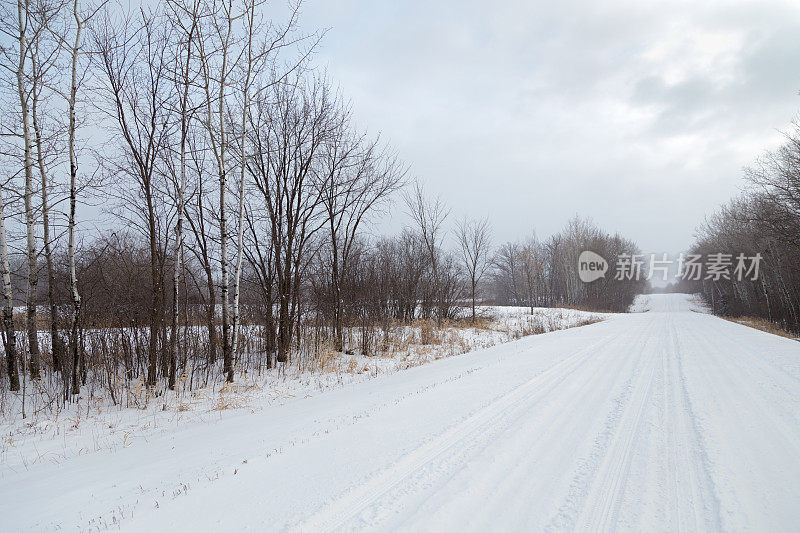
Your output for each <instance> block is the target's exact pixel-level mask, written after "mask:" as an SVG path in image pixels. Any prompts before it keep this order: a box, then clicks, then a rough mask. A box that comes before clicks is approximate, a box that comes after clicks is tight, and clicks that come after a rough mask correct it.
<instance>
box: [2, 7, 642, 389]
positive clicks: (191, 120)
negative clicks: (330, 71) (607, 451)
mask: <svg viewBox="0 0 800 533" xmlns="http://www.w3.org/2000/svg"><path fill="white" fill-rule="evenodd" d="M299 7H300V6H299V4H296V5H292V6H291V9H289V11H288V13H287V14H286V18H285V20H283V22H277V21H274V20H272V19H270V18H269V17H268V16H267V12H268V10H267V5H266V4H265V2H263V1H262V0H167V1H166V2H164V3H161V4H160V5H158V6H153V7H141V8H139V9H138V10H131V11H125V10H124V9H122V8H121V7H119V6H115V5H112V4H110V3H108V2H107V1H99V2H95V3H89V2H84V1H81V0H68V1H67V0H18V1H16V2H13V3H12V2H8V1H6V2H3V5H2V20H0V31H1V32H2V50H0V51H1V52H2V54H0V61H1V62H2V72H3V77H2V83H3V86H2V87H3V89H2V98H3V109H4V112H3V114H2V117H0V120H2V131H3V135H2V141H1V142H2V153H0V157H2V158H3V166H4V168H7V169H10V170H9V172H7V174H6V176H5V181H4V182H3V183H2V187H0V271H2V277H3V301H4V307H3V328H2V333H3V346H4V359H5V361H4V363H5V364H4V365H3V372H4V374H5V379H4V382H7V383H9V387H10V389H11V390H18V389H19V388H20V373H21V372H24V373H26V375H27V376H28V377H29V378H30V379H31V380H42V379H45V378H47V379H50V380H55V381H54V382H58V383H60V390H61V392H60V394H59V397H60V398H61V400H62V401H66V400H68V399H69V398H70V397H71V396H72V395H74V394H77V393H78V392H79V391H80V388H81V386H82V385H83V384H85V383H86V381H87V380H89V379H94V380H95V381H97V382H99V383H101V384H103V386H105V387H106V388H107V389H108V390H109V391H111V394H112V397H113V395H114V391H119V390H120V389H123V390H124V389H126V388H130V387H133V386H134V383H142V384H143V386H145V387H146V388H147V389H148V390H156V389H160V388H164V387H165V388H169V389H173V388H175V387H176V386H177V385H178V384H179V383H180V382H186V381H188V384H189V386H190V387H191V386H194V385H196V384H203V383H207V382H208V380H213V379H217V378H219V377H222V379H224V380H225V381H227V382H232V381H234V379H235V375H236V373H237V372H248V371H260V370H261V369H263V368H274V367H279V368H285V365H286V364H287V363H290V362H293V363H296V364H298V365H303V364H306V363H307V362H308V361H311V360H313V359H314V358H315V357H318V356H319V353H320V352H321V350H324V349H325V350H333V351H335V352H343V351H348V352H351V353H352V352H355V351H358V352H359V353H363V354H375V353H379V352H380V351H381V350H382V346H383V345H384V344H385V342H386V339H387V332H388V331H389V329H390V328H391V327H393V326H394V325H396V324H399V323H405V324H408V323H411V322H413V321H415V320H427V321H432V322H433V323H435V324H436V325H437V326H442V325H443V324H444V323H445V322H447V321H451V320H456V319H464V320H469V321H471V322H472V323H474V322H475V321H476V319H477V318H478V315H479V314H480V309H479V306H480V305H481V304H483V303H486V302H495V303H500V304H513V305H524V306H528V307H531V308H533V307H536V306H555V305H569V306H586V307H591V308H595V309H604V310H625V309H626V308H627V306H628V305H629V304H630V303H631V301H632V300H633V297H634V295H635V294H636V293H637V292H640V290H641V287H639V286H638V285H636V284H632V283H624V282H619V281H616V280H614V279H613V278H611V277H609V278H604V279H601V280H598V281H597V282H595V283H592V284H583V283H581V282H580V281H579V280H578V279H577V275H576V272H575V267H576V263H577V256H578V254H579V253H580V252H581V251H582V250H584V249H591V250H594V251H596V252H598V253H600V254H601V255H603V256H604V257H606V258H607V259H609V261H611V262H612V264H613V261H614V258H615V257H616V256H617V255H618V254H621V253H635V252H636V247H635V245H634V244H633V243H632V242H630V241H628V240H625V239H623V238H621V237H619V236H611V235H608V234H606V233H604V232H603V231H601V230H600V229H598V228H596V227H595V226H594V225H592V224H591V223H589V222H587V221H583V220H580V219H575V220H573V221H571V222H570V224H569V225H568V226H567V227H566V228H565V229H564V230H563V231H562V232H560V233H558V234H557V235H555V236H553V237H551V238H549V239H548V240H546V241H543V242H540V241H538V240H536V239H534V238H531V239H528V240H525V241H523V242H519V243H508V244H505V245H503V246H501V247H499V248H497V249H495V247H494V246H493V243H492V231H491V226H490V223H489V221H488V219H470V218H465V219H463V220H460V221H458V222H457V223H455V224H451V217H450V211H449V209H448V208H447V206H446V205H445V203H444V202H443V201H442V200H441V199H440V198H435V197H433V196H431V195H429V194H427V193H426V192H425V190H424V189H423V187H422V186H421V185H420V184H419V182H416V183H411V180H410V179H409V176H408V171H407V167H406V166H405V164H404V163H402V162H401V161H400V160H399V158H398V157H397V156H396V154H395V153H394V151H393V150H392V148H391V147H390V146H388V145H387V144H386V143H385V142H383V141H382V140H381V139H380V137H379V136H375V135H370V134H368V133H366V132H364V131H362V130H361V129H359V128H358V127H357V126H356V125H355V121H354V119H353V116H352V111H351V108H350V104H349V103H348V102H347V101H346V100H345V99H344V98H343V97H342V95H341V94H340V92H339V91H338V90H337V89H336V88H334V87H333V86H332V85H331V83H330V82H329V81H328V80H327V79H326V77H325V76H324V75H322V74H320V73H319V72H318V71H317V70H315V69H314V68H312V66H311V62H310V58H311V56H312V54H313V50H314V48H315V46H316V45H317V43H318V42H319V39H320V34H318V33H312V34H303V33H301V32H300V30H299V25H298V16H299ZM398 199H400V200H402V201H401V202H400V203H401V207H400V209H402V210H403V211H405V213H406V214H407V215H408V219H409V222H408V223H407V224H406V225H405V227H404V228H403V229H402V230H401V231H400V232H399V233H398V234H397V235H393V236H376V235H372V234H371V233H370V231H368V229H369V228H371V227H372V226H371V225H370V223H371V222H372V221H374V220H375V219H376V218H377V217H378V216H379V215H382V214H385V213H386V212H388V210H389V209H390V207H391V206H392V204H393V203H396V202H395V201H396V200H398ZM92 203H94V204H101V205H103V206H105V210H106V211H107V212H108V213H109V214H110V215H111V219H112V220H113V223H112V224H110V226H109V227H100V228H88V227H85V226H79V225H78V222H79V220H80V212H79V211H80V209H79V208H82V207H83V206H86V205H89V204H92ZM15 302H18V303H20V304H24V309H25V311H24V313H22V314H20V313H18V312H17V313H15V305H14V304H15ZM20 332H22V334H20ZM120 383H121V384H122V385H120Z"/></svg>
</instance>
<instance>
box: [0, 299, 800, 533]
mask: <svg viewBox="0 0 800 533" xmlns="http://www.w3.org/2000/svg"><path fill="white" fill-rule="evenodd" d="M690 307H691V305H690V303H689V300H688V298H687V297H686V296H685V295H658V296H653V297H651V300H650V304H649V308H650V311H649V312H646V313H632V314H627V315H619V316H614V317H612V318H609V319H608V320H605V321H603V322H601V323H597V324H593V325H590V326H585V327H581V328H576V329H571V330H565V331H558V332H554V333H549V334H546V335H539V336H534V337H527V338H524V339H522V340H519V341H516V342H513V343H508V344H504V345H500V346H495V347H493V348H490V349H487V350H482V351H479V352H475V353H472V354H469V355H465V356H460V357H452V358H449V359H443V360H440V361H437V362H435V363H432V364H430V365H426V366H422V367H418V368H414V369H410V370H408V371H404V372H400V373H397V374H393V375H388V376H382V377H378V378H376V379H373V380H370V381H368V382H364V383H359V384H355V385H352V386H347V387H344V388H341V389H338V390H334V391H330V392H326V393H322V394H319V395H316V396H314V397H311V398H305V399H297V400H294V401H291V402H289V403H287V404H286V405H283V406H280V407H274V408H270V409H266V410H264V411H263V412H258V413H255V414H250V413H249V412H246V413H238V414H232V415H226V416H224V417H223V419H222V420H220V421H219V422H217V423H212V424H202V425H201V424H198V425H193V426H189V427H185V428H179V429H176V430H175V431H173V432H169V433H167V434H164V435H157V436H154V437H152V438H151V439H150V440H149V441H148V442H137V443H136V444H135V445H133V446H130V447H128V448H125V449H121V450H116V451H114V452H111V451H109V452H93V453H89V454H86V455H81V456H78V457H74V458H72V459H69V460H67V461H64V462H62V463H61V464H58V465H53V464H49V463H46V462H42V463H37V464H33V465H30V466H29V468H28V469H26V470H21V471H17V472H11V473H9V472H4V473H3V475H2V476H0V530H2V531H13V530H16V529H43V528H45V529H48V528H58V527H60V528H61V529H64V530H73V529H75V528H76V526H77V528H78V529H87V528H89V527H95V528H96V527H111V528H116V527H117V526H118V525H121V527H122V529H123V530H130V531H155V530H159V531H161V530H170V531H175V530H181V531H182V530H192V531H206V530H225V531H235V530H238V529H242V528H245V527H248V526H249V527H250V528H251V529H254V530H265V529H268V530H276V529H277V530H283V529H296V530H303V531H319V530H338V529H346V530H349V529H370V530H376V529H377V530H394V529H402V530H423V531H442V530H455V531H462V530H486V529H492V530H501V531H507V530H525V531H539V530H556V531H558V530H574V529H582V530H583V529H586V528H588V529H590V530H593V531H594V530H615V529H620V530H659V531H663V530H670V531H677V530H688V531H697V530H704V531H708V530H745V529H750V530H760V531H788V530H796V529H797V528H798V524H800V343H798V342H796V341H793V340H790V339H785V338H781V337H777V336H774V335H770V334H767V333H763V332H760V331H757V330H755V329H751V328H748V327H745V326H742V325H738V324H734V323H731V322H728V321H725V320H722V319H719V318H715V317H713V316H710V315H706V314H702V313H698V312H693V311H691V310H690ZM0 468H2V466H0Z"/></svg>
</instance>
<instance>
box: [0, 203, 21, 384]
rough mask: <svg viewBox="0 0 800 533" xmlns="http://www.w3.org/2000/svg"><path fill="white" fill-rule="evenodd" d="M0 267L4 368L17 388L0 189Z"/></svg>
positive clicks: (5, 240)
mask: <svg viewBox="0 0 800 533" xmlns="http://www.w3.org/2000/svg"><path fill="white" fill-rule="evenodd" d="M0 268H1V269H2V274H3V301H4V306H3V333H4V335H3V341H4V342H3V347H4V348H5V352H6V369H7V372H8V382H9V388H10V389H11V390H12V391H18V390H19V370H18V367H17V333H16V328H15V327H14V292H13V290H12V287H11V268H10V267H9V262H8V240H7V238H6V222H5V201H4V200H3V197H2V190H0Z"/></svg>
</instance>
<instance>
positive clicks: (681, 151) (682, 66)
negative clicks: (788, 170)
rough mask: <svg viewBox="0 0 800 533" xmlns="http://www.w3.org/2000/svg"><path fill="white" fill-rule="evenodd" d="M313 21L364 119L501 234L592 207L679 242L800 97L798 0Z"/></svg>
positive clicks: (772, 138)
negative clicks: (325, 31)
mask: <svg viewBox="0 0 800 533" xmlns="http://www.w3.org/2000/svg"><path fill="white" fill-rule="evenodd" d="M301 23H302V26H303V27H304V28H305V29H315V28H329V31H328V33H327V35H326V36H325V38H324V40H323V42H322V43H321V45H320V48H319V49H318V52H317V56H316V59H315V63H316V64H317V65H318V66H321V67H324V68H327V71H328V73H329V74H330V77H331V78H332V80H333V81H334V82H335V83H337V84H338V85H340V86H341V89H342V91H343V92H344V94H345V95H346V96H347V97H348V98H350V99H351V100H352V101H353V106H354V110H355V114H356V117H357V119H358V122H359V124H360V125H361V126H363V127H366V128H368V129H369V130H370V131H372V132H381V134H382V135H383V136H384V137H385V138H386V139H388V140H390V141H391V143H392V144H393V146H394V147H395V148H396V149H397V151H398V152H399V155H400V156H401V157H402V159H403V160H404V161H405V162H406V163H408V164H409V165H410V167H411V171H412V174H413V175H414V176H417V177H419V178H420V179H421V180H422V181H423V182H424V183H425V184H426V186H427V188H428V190H429V191H431V192H432V193H438V194H440V195H441V196H442V197H443V198H445V199H446V201H447V202H448V203H449V205H450V206H451V207H452V213H453V217H454V218H458V217H460V216H462V215H464V214H473V215H476V216H484V215H489V216H490V218H491V220H492V222H493V225H494V232H495V237H496V240H497V241H498V242H500V241H504V240H511V239H517V238H520V237H524V236H525V235H527V234H529V233H530V231H531V230H533V229H535V230H536V232H537V233H538V234H539V235H540V236H547V235H549V234H551V233H553V232H554V231H557V230H558V229H559V228H560V227H561V226H563V225H564V223H565V222H566V221H567V219H569V218H570V217H571V216H572V215H574V214H576V213H577V214H580V215H582V216H588V217H591V218H592V219H593V220H594V221H595V222H596V223H597V224H598V225H600V226H601V227H603V228H604V229H606V230H608V231H612V232H613V231H619V232H620V233H622V234H623V235H625V236H627V237H630V238H633V239H634V240H635V241H637V242H638V243H639V245H640V246H641V247H642V248H643V249H644V250H646V251H653V252H662V251H663V252H670V253H675V252H679V251H681V250H683V249H684V248H686V247H688V245H689V244H690V243H691V241H692V236H693V233H694V229H695V227H696V226H697V225H698V224H699V223H701V222H702V220H703V217H704V216H705V215H706V214H709V213H711V212H712V211H713V210H714V209H715V208H716V207H717V206H718V205H719V204H721V203H723V202H725V201H727V200H728V199H729V198H731V197H732V196H733V195H735V194H736V193H737V191H738V190H740V188H741V187H742V185H743V184H742V173H741V169H742V167H743V166H744V165H747V164H749V163H750V162H751V161H752V160H753V158H754V157H755V156H757V155H758V154H759V153H761V152H762V151H763V150H765V149H767V148H774V147H776V146H777V145H778V144H779V143H780V133H779V130H782V129H783V130H785V129H786V127H787V126H788V124H789V122H790V121H791V120H792V119H793V117H794V116H795V114H796V113H797V111H798V109H799V108H800V96H798V91H799V90H800V46H798V42H800V41H799V40H798V35H800V33H798V29H800V2H797V1H785V2H781V1H758V2H747V3H744V2H742V3H731V2H710V1H702V2H698V1H691V2H680V1H675V0H670V1H667V2H649V1H642V0H638V1H603V2H553V1H546V2H544V1H534V2H530V1H505V2H488V1H485V0H484V1H458V0H452V1H437V2H423V1H403V2H399V1H388V0H386V1H377V0H364V1H359V0H336V1H331V0H305V2H304V7H303V16H302V19H301ZM395 211H396V212H399V211H401V210H400V209H399V208H397V209H395ZM398 216H399V214H397V215H396V218H397V217H398Z"/></svg>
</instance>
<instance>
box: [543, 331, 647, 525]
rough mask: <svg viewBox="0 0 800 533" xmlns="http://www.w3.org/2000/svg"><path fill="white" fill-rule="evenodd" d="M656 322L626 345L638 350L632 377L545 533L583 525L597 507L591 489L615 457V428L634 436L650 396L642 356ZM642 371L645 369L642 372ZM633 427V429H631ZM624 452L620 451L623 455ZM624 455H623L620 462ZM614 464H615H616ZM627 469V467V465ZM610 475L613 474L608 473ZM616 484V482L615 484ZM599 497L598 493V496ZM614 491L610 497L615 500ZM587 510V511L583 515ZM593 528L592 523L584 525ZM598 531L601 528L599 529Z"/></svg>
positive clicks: (614, 403) (595, 498) (606, 501)
mask: <svg viewBox="0 0 800 533" xmlns="http://www.w3.org/2000/svg"><path fill="white" fill-rule="evenodd" d="M656 324H657V322H656V321H654V320H650V321H649V322H648V324H647V326H646V327H645V328H644V329H643V331H642V332H641V333H640V334H639V335H638V336H637V337H636V338H635V340H634V341H633V342H631V343H630V345H631V346H634V347H636V346H638V349H637V350H636V355H635V358H636V359H637V360H638V361H639V364H638V365H637V366H636V367H635V369H634V371H633V375H632V376H631V377H630V378H629V379H628V381H627V382H626V384H625V386H624V387H623V390H622V392H621V393H620V394H618V395H617V396H616V397H615V398H614V399H613V405H614V406H613V408H612V410H611V412H610V413H609V414H608V416H607V418H606V421H605V424H604V427H603V430H602V431H601V432H600V433H599V434H598V435H597V436H596V437H595V440H594V446H593V447H592V450H591V452H590V453H589V456H588V458H587V459H586V460H584V461H582V462H581V463H580V464H579V466H578V468H577V470H576V473H575V474H574V477H573V480H572V483H571V484H570V489H569V493H568V495H567V498H566V500H565V502H564V503H563V504H562V505H561V506H560V507H559V509H558V512H557V513H556V515H555V516H554V517H553V518H552V519H551V521H550V524H549V525H548V526H547V528H546V529H547V530H548V531H564V530H571V529H573V528H575V526H576V524H580V523H587V522H586V521H585V520H583V521H582V520H581V518H583V515H585V514H586V513H587V512H591V510H592V509H593V508H594V506H596V505H597V503H598V502H597V501H593V500H598V499H599V497H598V496H597V490H595V489H594V488H595V487H596V486H597V485H598V484H604V485H605V484H607V481H606V479H605V478H610V477H611V476H610V475H609V473H608V468H609V467H608V466H606V465H607V464H608V463H609V461H610V460H611V459H609V454H614V453H615V450H614V448H615V446H614V445H615V443H616V441H617V440H619V437H618V435H619V433H620V430H619V428H620V427H621V426H622V427H628V426H630V427H631V431H632V432H635V430H636V423H638V421H639V418H640V417H641V411H642V410H643V405H644V402H645V401H646V400H647V398H648V397H649V394H650V389H651V384H652V377H653V373H654V368H653V367H654V365H653V364H650V365H649V366H650V369H649V373H648V369H647V368H646V367H647V366H648V365H647V364H646V361H645V360H644V358H643V353H644V351H645V348H646V347H647V345H648V342H649V340H650V339H651V338H652V336H653V335H652V332H653V329H654V328H655V326H656ZM643 367H645V368H643ZM645 377H646V378H647V380H646V381H647V382H646V384H645V386H644V387H642V385H641V384H642V382H643V381H644V380H645ZM634 403H635V404H636V405H637V407H638V408H637V409H636V410H635V411H636V413H635V414H636V418H635V419H634V420H633V422H629V421H628V420H629V419H630V418H631V416H632V415H631V405H632V404H634ZM631 424H633V425H631ZM627 449H628V448H626V449H625V450H624V451H625V452H627ZM626 457H627V454H623V457H622V458H623V459H624V458H626ZM618 461H619V460H616V461H615V462H618ZM628 466H629V465H628ZM612 472H613V470H612ZM616 483H618V482H616ZM601 494H602V492H601ZM616 495H617V494H616V491H615V492H614V496H615V497H616ZM612 503H614V501H613V499H607V500H605V501H604V502H603V504H604V505H606V506H610V504H612ZM587 507H588V511H587ZM588 523H591V524H596V522H588ZM601 529H602V528H601Z"/></svg>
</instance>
